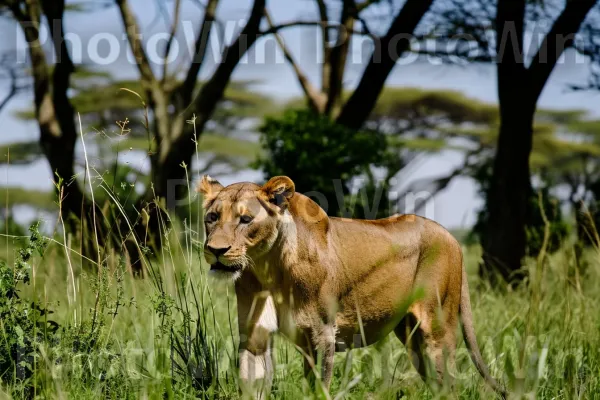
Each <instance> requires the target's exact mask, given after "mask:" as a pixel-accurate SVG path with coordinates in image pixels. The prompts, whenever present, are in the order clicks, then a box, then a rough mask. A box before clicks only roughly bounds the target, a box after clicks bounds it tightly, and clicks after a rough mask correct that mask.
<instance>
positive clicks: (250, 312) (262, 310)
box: [236, 285, 277, 399]
mask: <svg viewBox="0 0 600 400" xmlns="http://www.w3.org/2000/svg"><path fill="white" fill-rule="evenodd" d="M248 289H249V287H248V286H246V287H245V288H238V285H236V295H237V303H238V325H239V333H240V375H239V377H240V390H241V392H242V393H243V394H244V395H248V396H251V397H253V398H256V399H264V398H266V397H268V395H269V393H270V390H271V384H272V382H273V374H274V366H273V364H274V363H273V351H272V347H273V337H272V334H273V332H275V331H276V330H277V314H276V312H275V305H274V302H273V298H272V297H271V295H270V294H269V293H268V292H260V291H258V292H257V291H252V292H249V290H248Z"/></svg>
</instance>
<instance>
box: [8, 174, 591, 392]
mask: <svg viewBox="0 0 600 400" xmlns="http://www.w3.org/2000/svg"><path fill="white" fill-rule="evenodd" d="M182 167H184V168H187V166H182ZM88 168H89V166H88ZM86 171H87V172H86V175H87V178H88V179H89V180H88V181H87V183H88V184H89V185H91V184H92V183H93V184H94V185H96V186H97V187H90V190H91V191H95V190H98V189H99V190H102V191H103V192H104V193H105V194H106V197H107V198H109V199H111V201H112V205H111V207H113V210H112V212H115V213H117V214H119V215H121V216H123V217H124V218H126V217H127V216H126V214H127V213H126V212H125V210H124V206H123V204H121V203H120V202H119V200H118V196H116V195H115V193H114V192H113V186H112V185H108V184H106V182H105V181H103V179H95V178H94V179H91V178H92V175H93V174H92V172H93V171H91V170H90V169H87V170H86ZM98 176H99V177H101V176H102V174H98ZM198 201H199V200H198V199H195V198H193V197H190V199H189V201H188V207H189V210H190V212H189V213H188V215H187V217H186V219H185V220H183V221H181V222H178V220H177V219H176V218H171V221H172V223H167V222H166V221H161V223H160V224H159V226H160V236H161V238H162V239H163V240H162V242H163V246H162V247H161V248H160V249H148V248H145V247H144V246H142V245H141V244H140V243H139V242H136V246H138V248H139V249H140V251H141V254H142V256H143V257H142V263H143V266H144V269H145V271H146V278H145V279H134V276H133V274H132V273H131V271H129V270H128V267H127V262H126V259H125V257H124V256H123V254H120V252H119V251H116V250H113V249H111V248H104V249H102V251H101V252H100V253H99V254H97V255H95V256H96V259H95V260H90V259H86V258H85V257H84V256H83V255H82V254H81V252H80V251H79V250H78V249H79V248H80V247H79V244H78V243H76V240H75V239H74V238H73V237H71V236H69V235H68V234H67V233H66V230H64V229H61V230H59V231H57V232H56V233H55V234H54V235H51V237H48V238H46V240H44V241H43V246H41V247H39V246H38V247H39V248H38V247H36V249H39V250H40V253H41V254H37V255H36V254H35V252H33V251H29V250H27V249H31V245H32V240H31V239H32V238H38V236H36V235H39V233H38V231H37V230H35V229H34V230H33V231H32V234H31V236H29V237H15V236H10V235H6V234H2V235H1V236H0V240H1V241H2V243H0V245H1V246H0V248H1V249H2V251H3V253H2V256H0V257H1V258H2V259H4V261H5V265H4V266H2V267H0V268H1V269H2V271H3V273H6V275H2V277H3V278H2V279H5V277H6V276H8V277H10V276H13V277H14V276H15V271H17V270H18V268H21V267H22V268H25V269H24V270H25V271H27V274H29V277H30V282H29V283H28V284H27V282H25V281H22V282H19V283H18V285H19V286H18V289H19V292H18V299H19V300H14V303H10V304H13V305H15V304H18V305H19V307H22V308H19V310H25V311H27V310H29V311H28V312H30V311H31V310H38V309H41V310H49V311H51V313H46V312H37V313H34V314H31V315H28V316H27V317H29V318H30V319H31V320H32V321H35V322H44V323H47V322H48V320H51V321H55V322H56V324H58V326H59V328H58V330H56V332H55V333H52V334H47V335H42V336H39V335H37V334H36V335H35V337H34V338H31V337H30V338H29V339H30V340H29V343H31V346H30V347H31V348H30V351H29V352H28V358H27V359H26V360H24V359H23V358H22V357H21V358H20V359H17V360H12V361H13V364H14V365H13V367H12V369H10V370H6V371H4V374H3V375H2V376H1V377H0V379H1V381H2V382H1V383H0V397H2V398H24V397H38V398H64V399H71V398H77V399H98V398H99V397H100V398H119V399H129V398H132V399H133V398H136V399H137V398H144V399H164V398H178V399H179V398H197V397H200V398H221V399H222V398H237V397H238V389H237V387H238V385H237V363H238V358H237V356H238V354H237V343H238V337H237V312H236V302H235V295H234V291H233V287H232V286H231V285H229V284H226V283H223V282H221V281H216V280H213V279H212V278H211V277H210V276H208V275H207V270H208V266H207V265H205V264H204V261H203V257H202V246H201V243H202V239H203V237H202V235H203V234H202V225H201V222H200V221H201V219H200V218H199V217H197V215H198V214H197V212H195V213H192V212H191V210H192V209H193V208H194V207H195V208H196V209H197V208H198V206H199V205H198ZM128 223H129V224H130V229H131V224H132V223H133V222H132V221H129V220H128ZM133 239H134V240H135V236H134V237H133ZM35 240H37V239H35ZM38 243H39V242H38ZM20 249H25V252H26V254H29V256H28V258H27V260H26V261H25V263H26V265H20V264H18V263H19V262H20V261H19V260H22V256H23V254H24V253H23V252H22V251H20ZM97 249H98V250H100V246H99V245H98V246H97ZM464 251H465V262H466V267H467V271H468V274H469V281H470V287H471V298H472V301H471V303H472V306H473V313H474V320H475V327H476V330H477V334H478V338H479V343H480V346H481V347H482V353H483V356H484V359H485V360H486V362H487V363H488V364H489V365H490V367H491V372H492V375H494V376H495V377H497V378H499V379H500V380H502V381H503V382H505V383H506V384H507V386H508V388H509V390H510V391H511V393H512V394H513V395H514V396H515V397H516V398H522V397H525V398H544V399H556V398H564V399H573V398H600V291H599V290H598V285H599V283H600V262H599V260H600V259H599V257H598V255H599V253H598V250H597V249H591V250H589V251H588V252H587V253H586V254H585V257H586V260H585V263H584V264H585V265H587V267H586V268H585V269H584V270H580V269H579V268H580V265H582V262H581V260H576V257H575V252H574V251H573V249H572V247H571V246H570V245H569V244H565V245H564V247H563V249H562V250H561V251H559V252H557V253H555V254H552V255H547V254H545V253H543V254H542V255H541V256H540V257H539V258H538V259H536V260H529V261H528V262H527V264H526V267H527V268H528V269H529V270H530V274H529V276H531V277H532V278H531V282H526V283H525V284H523V285H522V286H521V287H518V288H514V289H506V290H492V289H491V288H490V287H489V286H488V285H487V284H486V283H485V282H482V281H480V280H479V278H478V276H477V273H476V272H477V271H476V269H477V265H478V262H479V260H480V258H481V254H480V248H479V247H478V246H472V247H468V248H465V249H464ZM84 264H85V265H87V267H85V266H84ZM90 265H91V266H92V267H91V268H90ZM11 279H12V278H11ZM4 284H5V280H0V286H1V285H4ZM18 301H20V302H18ZM32 302H35V306H34V307H33V306H32ZM0 304H3V303H2V302H1V301H0ZM10 304H9V306H8V308H7V309H8V310H9V311H10V312H11V313H13V314H11V315H17V314H15V313H14V312H15V310H16V308H14V307H13V308H12V309H11V308H10ZM0 311H1V310H0ZM7 321H8V319H3V320H2V321H0V322H1V323H0V340H12V337H9V336H10V335H13V336H14V334H15V332H17V331H18V329H22V328H21V326H20V325H18V324H16V325H15V324H12V325H9V324H8V322H7ZM53 326H54V325H53ZM32 332H37V331H32ZM31 339H35V340H31ZM275 339H276V340H275V345H276V347H275V358H276V370H275V381H274V385H273V392H272V396H273V398H275V399H300V398H302V399H304V398H312V397H322V395H321V394H315V393H313V391H312V390H311V388H310V386H309V385H308V383H307V382H306V381H305V380H304V378H303V372H302V370H303V367H302V356H301V355H300V354H299V353H298V352H297V351H296V350H295V348H294V346H293V345H291V344H289V343H287V342H286V341H285V339H283V338H281V337H279V336H276V338H275ZM11 343H12V342H11ZM0 356H6V355H5V354H2V355H0ZM0 361H2V360H0ZM23 361H27V363H28V364H27V365H22V364H21V363H22V362H23ZM0 364H1V363H0ZM457 367H458V374H457V377H456V383H455V387H454V390H453V393H454V395H456V396H458V397H460V398H465V399H487V398H493V396H494V395H493V393H492V392H491V391H490V389H489V388H488V387H487V386H486V384H485V383H484V382H483V380H482V379H481V378H480V377H479V375H478V374H477V372H476V370H475V368H474V367H473V365H472V364H471V362H470V359H469V357H468V353H467V351H466V348H465V346H464V345H461V346H460V349H459V351H458V362H457ZM19 368H29V370H30V371H31V373H30V374H23V373H21V369H19ZM331 393H332V398H334V399H341V398H355V399H364V398H390V399H397V398H401V397H402V398H409V399H422V398H433V397H434V396H433V394H432V393H431V392H430V391H429V390H428V388H427V386H426V385H425V384H424V383H423V382H422V381H421V380H420V378H419V376H418V374H417V372H416V371H415V370H414V368H413V367H412V365H411V364H410V361H409V358H408V355H407V353H406V351H405V349H404V348H403V346H402V345H401V344H400V342H399V341H398V340H397V339H396V338H395V337H393V336H390V337H388V338H387V339H385V340H384V341H383V342H381V343H379V344H378V345H376V346H372V347H369V348H365V349H358V350H353V351H352V352H350V353H347V354H337V355H336V362H335V370H334V379H333V383H332V388H331Z"/></svg>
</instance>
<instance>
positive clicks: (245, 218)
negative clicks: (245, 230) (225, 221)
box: [240, 215, 254, 224]
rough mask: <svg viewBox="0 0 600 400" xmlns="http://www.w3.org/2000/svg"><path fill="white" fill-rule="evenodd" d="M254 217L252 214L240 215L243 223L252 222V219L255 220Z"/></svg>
mask: <svg viewBox="0 0 600 400" xmlns="http://www.w3.org/2000/svg"><path fill="white" fill-rule="evenodd" d="M253 219H254V218H253V217H251V216H250V215H242V216H241V217H240V222H241V223H242V224H249V223H250V222H252V220H253Z"/></svg>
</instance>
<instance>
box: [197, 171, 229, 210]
mask: <svg viewBox="0 0 600 400" xmlns="http://www.w3.org/2000/svg"><path fill="white" fill-rule="evenodd" d="M221 189H223V185H221V184H220V183H219V181H217V180H216V179H213V178H211V177H210V176H208V175H204V176H203V177H202V179H201V180H200V182H199V183H198V186H197V187H196V191H197V192H198V193H200V194H201V195H202V197H203V198H204V204H205V205H206V203H207V202H209V201H211V200H213V199H214V198H215V197H217V194H219V192H220V191H221Z"/></svg>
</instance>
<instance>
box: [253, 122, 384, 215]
mask: <svg viewBox="0 0 600 400" xmlns="http://www.w3.org/2000/svg"><path fill="white" fill-rule="evenodd" d="M260 131H261V133H262V137H261V144H262V146H263V148H264V149H265V150H266V153H267V156H266V157H262V158H259V159H258V160H257V162H256V163H255V167H258V168H261V169H262V171H263V172H264V174H265V177H267V178H268V177H271V176H275V175H288V176H289V177H291V178H292V179H293V180H294V183H295V184H296V190H297V191H299V192H301V193H305V194H306V195H308V196H309V197H311V198H312V199H313V200H315V201H316V202H317V203H319V205H321V207H323V209H325V211H327V213H328V214H329V215H340V214H342V212H343V210H345V211H347V213H344V215H345V216H357V215H361V214H362V215H364V214H365V210H364V203H363V202H362V201H363V200H362V197H361V196H359V202H358V203H357V204H352V202H351V203H350V209H349V210H348V209H347V207H345V205H346V203H347V201H348V197H349V195H350V187H349V184H350V183H351V180H352V179H353V178H356V177H358V176H361V175H363V176H364V175H366V176H367V178H369V177H370V175H371V174H370V173H369V168H370V167H371V166H382V165H381V163H382V161H383V160H385V159H386V156H387V154H386V151H387V140H386V137H385V135H384V134H382V133H380V132H377V131H367V130H351V129H348V128H346V127H344V126H341V125H339V124H336V123H335V122H334V121H331V120H330V119H329V118H328V117H326V116H322V115H318V114H315V113H314V112H311V111H308V110H288V111H286V112H285V113H284V114H283V116H281V117H277V118H267V119H266V120H265V123H264V124H263V125H262V127H261V129H260ZM368 181H369V182H368V183H367V184H366V185H365V186H364V187H363V188H364V189H365V191H366V193H367V198H370V197H371V196H373V195H374V192H375V187H376V186H378V185H381V186H379V189H380V190H383V191H384V196H382V200H383V202H384V204H383V207H380V206H378V207H376V208H375V209H376V210H377V211H379V213H381V212H382V211H383V213H385V211H384V210H383V209H384V208H385V209H387V203H385V202H386V201H387V195H386V193H387V192H386V191H385V189H386V183H383V184H381V183H379V182H374V181H373V180H372V179H368ZM315 192H316V193H318V194H316V193H315ZM380 205H381V204H380Z"/></svg>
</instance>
